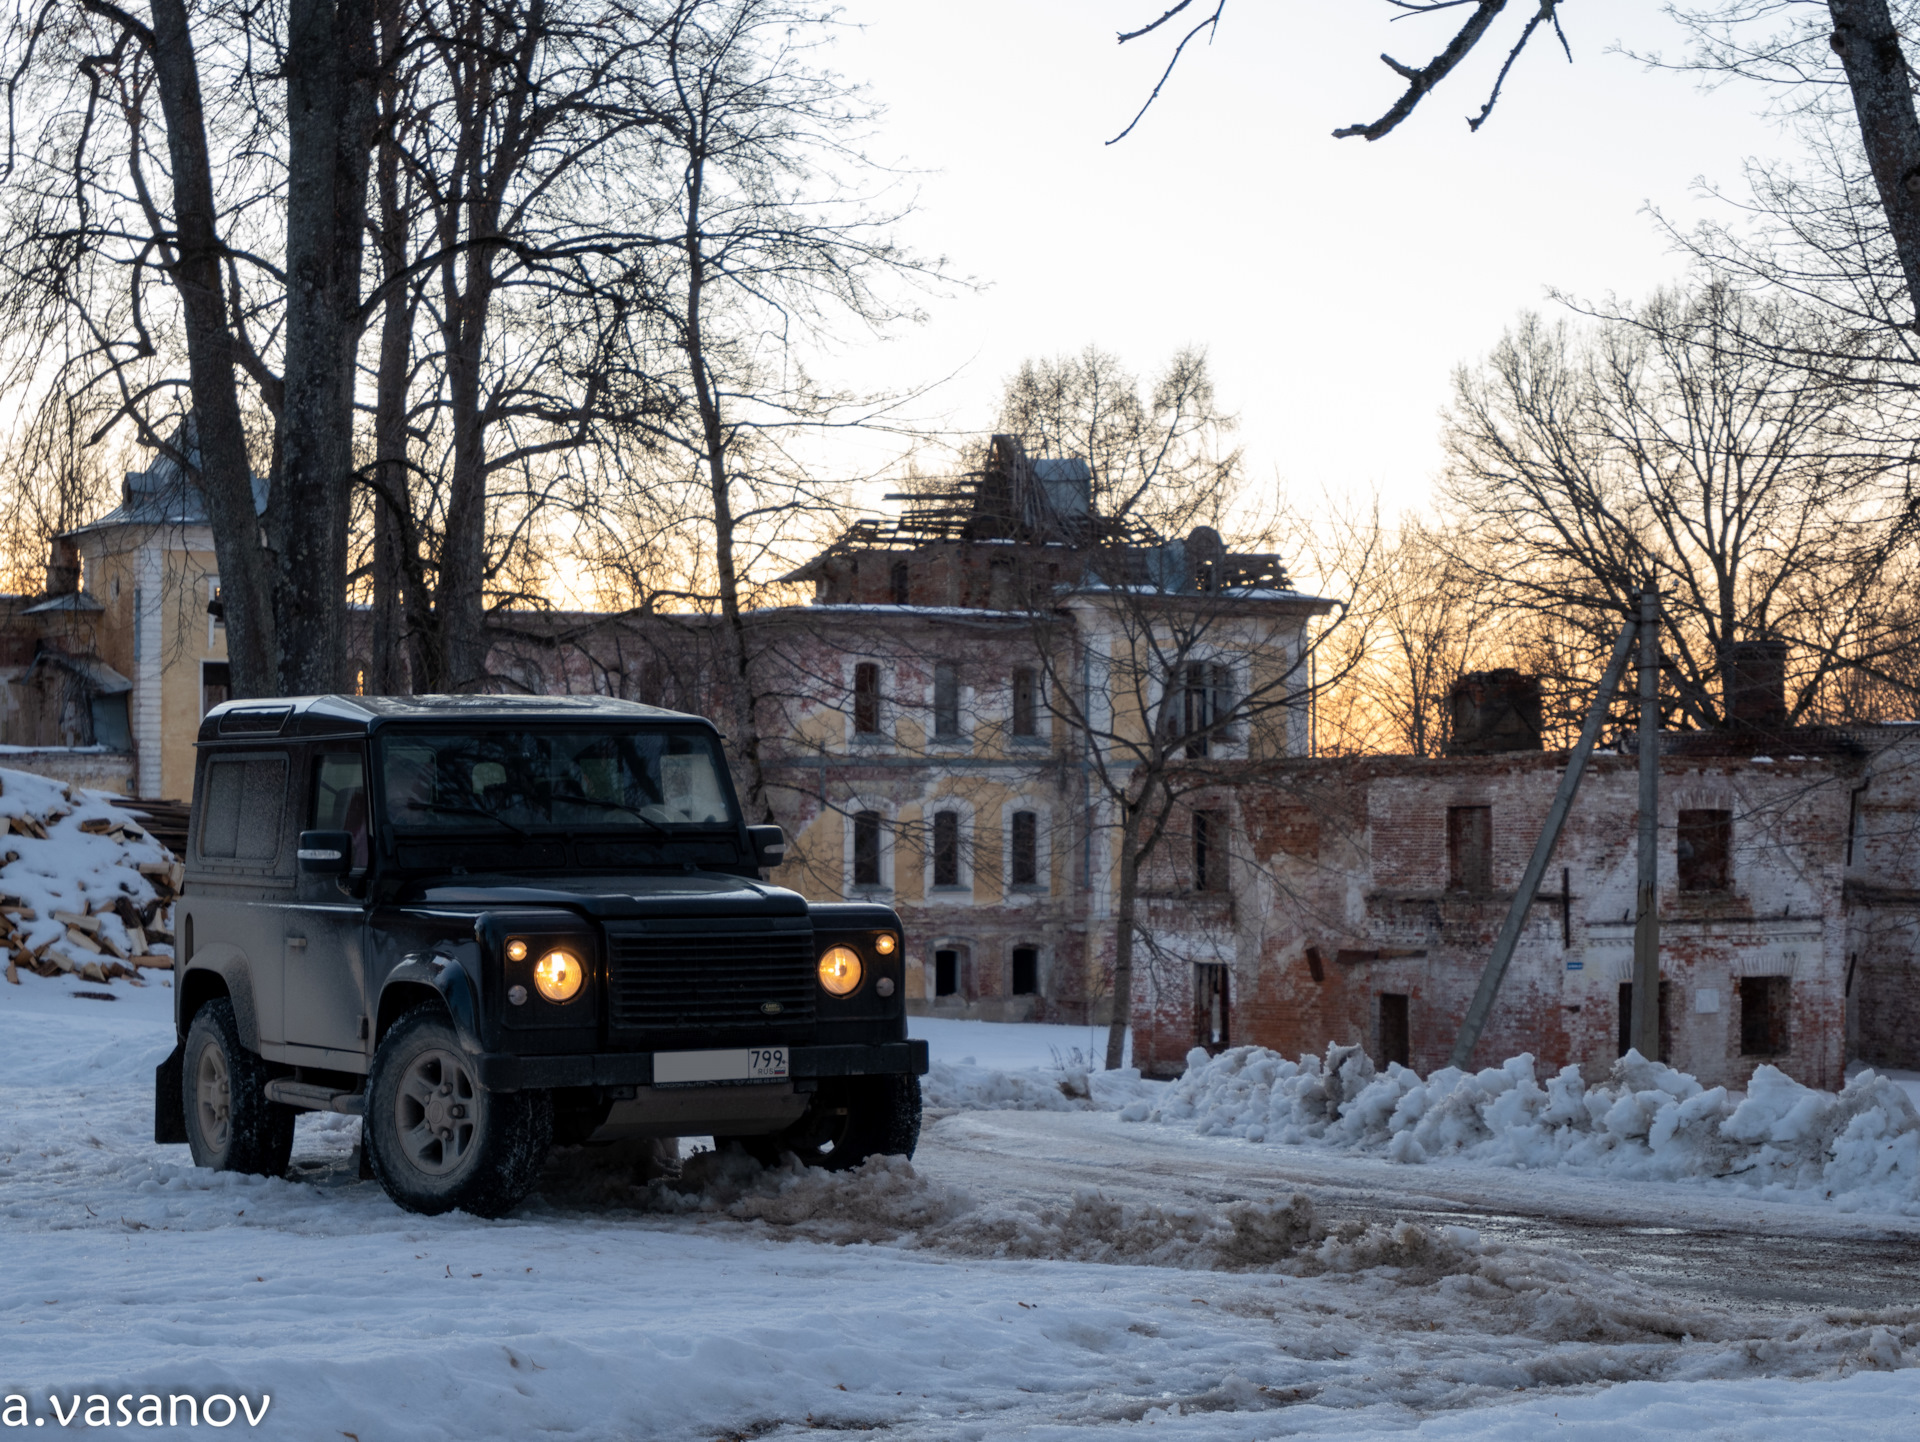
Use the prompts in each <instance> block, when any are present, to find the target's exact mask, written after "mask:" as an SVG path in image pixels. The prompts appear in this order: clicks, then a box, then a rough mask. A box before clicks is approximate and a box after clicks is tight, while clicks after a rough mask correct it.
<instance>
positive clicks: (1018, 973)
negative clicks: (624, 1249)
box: [1013, 946, 1040, 996]
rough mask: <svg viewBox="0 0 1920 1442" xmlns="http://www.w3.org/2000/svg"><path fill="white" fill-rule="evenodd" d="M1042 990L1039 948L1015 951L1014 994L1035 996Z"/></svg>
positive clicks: (1019, 947) (1020, 948)
mask: <svg viewBox="0 0 1920 1442" xmlns="http://www.w3.org/2000/svg"><path fill="white" fill-rule="evenodd" d="M1039 990H1040V951H1039V948H1038V947H1032V946H1016V947H1015V948H1014V949H1013V994H1014V995H1015V996H1033V995H1035V994H1036V993H1038V992H1039Z"/></svg>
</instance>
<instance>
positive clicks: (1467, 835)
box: [1447, 806, 1493, 891]
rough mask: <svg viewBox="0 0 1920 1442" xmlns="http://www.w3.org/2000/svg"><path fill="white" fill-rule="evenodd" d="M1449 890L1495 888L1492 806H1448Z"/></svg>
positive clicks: (1486, 889)
mask: <svg viewBox="0 0 1920 1442" xmlns="http://www.w3.org/2000/svg"><path fill="white" fill-rule="evenodd" d="M1447 889H1448V890H1450V891H1490V890H1492V889H1493V808H1492V807H1491V806H1449V807H1448V808H1447Z"/></svg>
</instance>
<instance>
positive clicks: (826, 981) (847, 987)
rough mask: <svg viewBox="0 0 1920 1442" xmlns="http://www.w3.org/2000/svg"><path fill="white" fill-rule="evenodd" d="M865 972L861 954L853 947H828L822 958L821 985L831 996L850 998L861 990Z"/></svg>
mask: <svg viewBox="0 0 1920 1442" xmlns="http://www.w3.org/2000/svg"><path fill="white" fill-rule="evenodd" d="M865 970H866V968H865V967H864V966H862V965H861V963H860V953H859V952H857V951H855V950H854V949H853V948H852V947H850V946H832V947H828V948H827V950H826V952H825V953H824V954H823V955H822V956H821V958H820V985H821V986H823V987H825V988H826V989H827V994H828V995H829V996H850V995H852V994H853V993H854V992H855V991H857V990H858V989H859V987H860V977H861V975H862V974H863V973H864V971H865Z"/></svg>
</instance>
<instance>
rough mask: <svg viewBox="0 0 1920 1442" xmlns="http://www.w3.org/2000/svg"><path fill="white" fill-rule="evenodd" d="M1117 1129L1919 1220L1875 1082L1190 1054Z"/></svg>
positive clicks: (1907, 1145)
mask: <svg viewBox="0 0 1920 1442" xmlns="http://www.w3.org/2000/svg"><path fill="white" fill-rule="evenodd" d="M1121 1117H1122V1119H1123V1120H1126V1121H1158V1122H1187V1123H1191V1124H1192V1125H1193V1127H1194V1128H1195V1129H1196V1130H1197V1131H1199V1132H1200V1133H1201V1134H1202V1135H1213V1136H1238V1137H1244V1138H1246V1139H1247V1140H1248V1141H1254V1142H1263V1141H1273V1142H1283V1143H1288V1144H1292V1145H1313V1146H1321V1147H1328V1148H1335V1149H1341V1150H1350V1151H1359V1152H1368V1153H1373V1154H1377V1155H1381V1156H1385V1157H1386V1158H1388V1159H1389V1160H1391V1161H1396V1162H1407V1163H1417V1162H1425V1161H1428V1160H1430V1159H1433V1158H1437V1157H1445V1156H1453V1157H1463V1158H1467V1159H1471V1160H1474V1161H1481V1162H1491V1163H1494V1164H1496V1165H1500V1166H1511V1167H1566V1168H1574V1169H1592V1170H1600V1171H1607V1172H1612V1173H1616V1174H1618V1175H1620V1176H1622V1177H1626V1178H1634V1179H1657V1180H1667V1181H1679V1180H1689V1179H1713V1180H1722V1181H1727V1182H1730V1183H1733V1184H1736V1185H1739V1186H1742V1187H1747V1188H1752V1189H1755V1190H1757V1191H1758V1192H1759V1193H1760V1195H1762V1196H1763V1197H1769V1198H1775V1199H1779V1200H1791V1201H1808V1200H1822V1199H1831V1200H1832V1201H1833V1202H1834V1203H1835V1205H1837V1206H1839V1207H1841V1208H1842V1209H1846V1210H1857V1209H1871V1210H1880V1211H1896V1212H1906V1213H1914V1214H1920V1111H1916V1109H1915V1107H1914V1104H1913V1101H1912V1100H1911V1099H1910V1098H1909V1096H1908V1094H1907V1092H1906V1090H1905V1089H1904V1088H1903V1087H1901V1086H1900V1085H1899V1084H1898V1083H1896V1082H1894V1081H1891V1080H1889V1079H1888V1078H1886V1077H1883V1076H1879V1075H1877V1074H1875V1073H1874V1072H1871V1071H1863V1072H1861V1073H1859V1074H1858V1075H1856V1076H1854V1077H1853V1078H1851V1079H1850V1080H1849V1081H1848V1082H1847V1085H1846V1088H1845V1090H1843V1091H1841V1092H1839V1093H1838V1094H1835V1093H1833V1092H1823V1091H1816V1090H1814V1089H1813V1088H1811V1087H1806V1086H1802V1085H1801V1084H1800V1083H1799V1082H1796V1081H1795V1080H1793V1078H1791V1077H1789V1076H1787V1075H1786V1074H1785V1073H1784V1072H1782V1071H1780V1070H1779V1069H1777V1068H1775V1067H1771V1066H1762V1067H1760V1068H1759V1069H1758V1070H1757V1071H1755V1073H1754V1075H1753V1080H1752V1082H1751V1084H1750V1085H1749V1087H1748V1089H1747V1091H1746V1093H1745V1095H1744V1096H1742V1095H1741V1094H1739V1093H1735V1092H1729V1091H1728V1090H1727V1089H1726V1088H1725V1087H1713V1088H1706V1087H1702V1086H1701V1085H1700V1083H1699V1082H1698V1081H1696V1080H1695V1079H1694V1078H1693V1077H1691V1076H1689V1075H1687V1074H1686V1073H1685V1072H1681V1071H1676V1070H1674V1069H1673V1068H1672V1067H1668V1066H1663V1065H1661V1064H1660V1063H1658V1062H1650V1061H1648V1060H1646V1059H1645V1058H1644V1057H1642V1056H1641V1055H1640V1054H1639V1053H1638V1052H1632V1051H1630V1052H1628V1053H1627V1054H1626V1055H1625V1056H1624V1057H1622V1058H1621V1059H1620V1060H1619V1061H1618V1062H1617V1063H1616V1064H1615V1065H1614V1068H1613V1071H1612V1074H1611V1075H1610V1077H1609V1078H1608V1080H1607V1081H1605V1082H1603V1083H1600V1084H1597V1085H1595V1086H1591V1087H1589V1086H1587V1085H1586V1084H1585V1083H1584V1082H1583V1081H1582V1080H1581V1077H1580V1069H1579V1068H1578V1067H1574V1066H1569V1067H1563V1068H1562V1069H1561V1070H1560V1071H1559V1073H1558V1074H1556V1075H1554V1076H1552V1077H1549V1078H1548V1079H1547V1081H1546V1084H1545V1085H1544V1086H1543V1085H1541V1083H1540V1081H1539V1080H1538V1079H1537V1078H1536V1077H1535V1075H1534V1062H1533V1058H1532V1057H1531V1056H1517V1057H1514V1058H1513V1059H1512V1060H1511V1061H1509V1062H1507V1063H1506V1064H1505V1065H1504V1066H1499V1067H1489V1068H1487V1069H1486V1070H1484V1071H1480V1072H1474V1073H1468V1072H1463V1071H1459V1070H1456V1069H1455V1068H1452V1067H1447V1068H1443V1069H1442V1070H1440V1071H1437V1072H1435V1073H1433V1075H1432V1076H1430V1077H1428V1078H1426V1079H1425V1080H1422V1079H1421V1077H1420V1076H1419V1075H1418V1074H1416V1073H1415V1072H1412V1071H1410V1070H1408V1069H1407V1068H1406V1067H1403V1066H1398V1065H1393V1064H1389V1065H1388V1067H1387V1070H1386V1071H1385V1072H1384V1073H1381V1072H1378V1071H1376V1070H1375V1069H1374V1066H1373V1063H1372V1062H1371V1061H1370V1060H1369V1059H1368V1058H1367V1056H1366V1054H1365V1053H1364V1052H1363V1051H1361V1050H1360V1049H1359V1048H1358V1047H1352V1046H1330V1047H1328V1048H1327V1054H1326V1056H1325V1058H1324V1059H1323V1058H1320V1057H1314V1056H1304V1057H1302V1058H1300V1060H1299V1061H1298V1062H1291V1061H1288V1060H1287V1059H1286V1058H1285V1057H1283V1056H1281V1055H1279V1054H1278V1053H1277V1052H1272V1051H1268V1050H1266V1049H1265V1048H1264V1047H1235V1048H1233V1049H1232V1050H1231V1051H1226V1052H1222V1053H1221V1054H1220V1055H1219V1056H1216V1057H1209V1056H1208V1055H1207V1054H1206V1053H1205V1052H1204V1051H1201V1050H1199V1049H1197V1048H1196V1049H1195V1050H1194V1051H1193V1052H1191V1053H1190V1054H1189V1055H1188V1057H1187V1071H1186V1074H1185V1075H1184V1076H1183V1077H1181V1078H1180V1080H1179V1081H1177V1082H1175V1083H1173V1085H1172V1086H1171V1087H1169V1088H1167V1089H1166V1091H1165V1092H1164V1093H1163V1094H1162V1096H1161V1098H1160V1100H1159V1101H1158V1102H1150V1101H1135V1102H1132V1103H1130V1104H1129V1105H1128V1106H1127V1107H1125V1108H1124V1109H1123V1110H1122V1112H1121Z"/></svg>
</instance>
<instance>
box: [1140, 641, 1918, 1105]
mask: <svg viewBox="0 0 1920 1442" xmlns="http://www.w3.org/2000/svg"><path fill="white" fill-rule="evenodd" d="M1737 650H1739V651H1740V652H1741V653H1742V654H1741V655H1740V656H1739V657H1738V658H1737V659H1736V665H1735V674H1734V675H1733V676H1732V677H1730V678H1728V682H1727V684H1728V686H1729V690H1730V692H1731V693H1732V694H1730V696H1729V703H1730V704H1729V711H1730V713H1731V717H1732V720H1731V722H1730V724H1729V725H1728V727H1727V728H1725V729H1724V730H1722V731H1719V732H1688V733H1674V734H1667V735H1664V736H1662V737H1660V738H1659V741H1660V744H1661V756H1660V770H1661V778H1660V819H1659V825H1660V837H1661V849H1660V864H1659V910H1660V926H1661V933H1660V941H1661V946H1660V970H1661V982H1660V1002H1659V1013H1660V1023H1659V1025H1660V1047H1661V1052H1662V1055H1663V1058H1664V1059H1665V1060H1667V1061H1668V1062H1670V1063H1671V1064H1672V1065H1675V1066H1677V1067H1680V1068H1681V1069H1683V1070H1685V1071H1688V1072H1691V1073H1693V1074H1694V1075H1695V1076H1697V1077H1699V1078H1700V1080H1701V1081H1702V1082H1703V1083H1705V1084H1707V1085H1709V1086H1713V1085H1728V1086H1742V1085H1744V1084H1745V1082H1746V1080H1747V1078H1748V1077H1749V1076H1750V1075H1751V1074H1752V1072H1753V1069H1754V1068H1755V1067H1756V1066H1758V1065H1760V1064H1762V1063H1770V1064H1772V1065H1775V1066H1778V1067H1780V1068H1781V1069H1782V1070H1784V1071H1786V1072H1787V1073H1788V1074H1789V1075H1791V1076H1793V1077H1795V1078H1796V1079H1798V1080H1800V1081H1802V1082H1804V1083H1806V1084H1808V1085H1811V1086H1820V1087H1828V1088H1833V1087H1838V1086H1839V1085H1840V1084H1841V1083H1842V1081H1843V1080H1844V1076H1845V1069H1846V1067H1847V1065H1848V1063H1849V1062H1852V1061H1864V1062H1867V1063H1870V1064H1873V1065H1876V1066H1883V1067H1885V1066H1891V1067H1912V1066H1914V1065H1915V1064H1916V1061H1917V1060H1920V1033H1917V1032H1916V1029H1915V1026H1914V1022H1915V1020H1916V1019H1917V1018H1916V1009H1917V1006H1920V1003H1917V1002H1916V990H1915V982H1916V976H1915V970H1914V967H1915V961H1916V959H1917V957H1920V952H1917V951H1916V948H1917V947H1920V874H1917V872H1920V859H1917V858H1916V851H1915V847H1914V836H1913V830H1914V825H1915V821H1916V818H1920V728H1913V727H1904V726H1887V727H1863V728H1858V729H1851V730H1845V731H1835V730H1828V729H1821V728H1804V729H1795V730H1788V729H1785V728H1784V726H1783V725H1782V724H1781V722H1782V720H1783V718H1784V715H1785V709H1784V702H1783V699H1782V697H1783V688H1782V680H1783V663H1784V650H1783V648H1781V647H1779V645H1778V643H1754V644H1752V645H1749V646H1745V647H1741V648H1737ZM1527 686H1528V683H1527V681H1526V678H1523V677H1518V676H1516V675H1514V674H1513V673H1510V672H1509V673H1505V674H1500V673H1496V674H1495V675H1493V676H1491V677H1474V678H1464V679H1463V685H1462V687H1461V688H1459V689H1458V690H1456V693H1455V694H1456V704H1457V705H1459V706H1461V707H1462V709H1463V710H1464V712H1465V713H1467V714H1466V719H1467V721H1468V725H1467V726H1466V727H1465V728H1464V729H1463V731H1462V732H1461V733H1460V734H1461V735H1462V742H1461V744H1460V745H1459V746H1458V747H1457V748H1456V749H1457V751H1458V752H1459V753H1460V754H1456V755H1453V756H1449V757H1444V758H1435V759H1421V758H1413V757H1388V756H1381V757H1365V758H1356V759H1351V760H1322V761H1309V762H1302V763H1298V764H1297V765H1294V766H1293V767H1291V768H1290V774H1288V775H1286V776H1285V777H1284V778H1281V777H1275V778H1274V779H1272V780H1268V781H1263V782H1260V783H1256V784H1251V785H1247V786H1244V787H1239V788H1235V790H1234V800H1235V803H1236V807H1237V825H1238V830H1237V833H1236V835H1237V841H1238V846H1239V848H1240V849H1239V850H1238V851H1237V853H1236V855H1235V859H1234V877H1233V882H1232V887H1231V890H1232V896H1233V909H1234V922H1233V933H1234V946H1233V955H1232V959H1231V961H1230V963H1229V964H1228V967H1227V970H1226V972H1225V973H1224V974H1222V975H1220V976H1195V977H1192V978H1189V977H1186V976H1183V975H1179V974H1177V973H1175V972H1174V971H1172V970H1171V969H1169V968H1165V967H1163V968H1160V969H1158V970H1157V971H1156V973H1155V974H1154V976H1153V977H1152V978H1150V979H1149V980H1148V982H1147V984H1146V988H1145V990H1144V991H1143V992H1142V994H1141V995H1139V996H1138V997H1137V998H1136V1003H1135V1005H1136V1018H1137V1023H1136V1024H1137V1032H1136V1045H1135V1051H1136V1055H1137V1056H1139V1057H1140V1058H1141V1060H1142V1064H1143V1065H1144V1066H1146V1067H1148V1068H1150V1069H1153V1070H1157V1071H1161V1072H1170V1071H1177V1070H1179V1068H1180V1066H1181V1064H1182V1063H1181V1058H1182V1056H1183V1055H1184V1053H1185V1052H1186V1051H1187V1049H1189V1048H1190V1047H1192V1046H1194V1045H1196V1044H1210V1045H1212V1046H1213V1047H1216V1048H1217V1046H1218V1045H1220V1044H1221V1043H1222V1042H1227V1043H1231V1044H1243V1043H1257V1044H1260V1045H1264V1046H1270V1047H1273V1048H1275V1049H1276V1050H1280V1051H1283V1052H1285V1053H1288V1054H1298V1053H1300V1052H1306V1051H1318V1050H1322V1049H1324V1047H1325V1046H1326V1045H1327V1043H1328V1042H1332V1041H1338V1042H1359V1043H1361V1044H1363V1045H1364V1046H1365V1047H1366V1048H1367V1050H1368V1051H1369V1053H1370V1054H1371V1055H1372V1056H1373V1057H1374V1058H1375V1059H1376V1060H1377V1061H1379V1062H1380V1063H1382V1064H1384V1063H1386V1062H1399V1063H1402V1064H1405V1065H1409V1066H1411V1067H1413V1068H1414V1069H1415V1070H1417V1071H1421V1072H1426V1071H1429V1070H1431V1069H1433V1068H1435V1067H1439V1066H1443V1065H1445V1063H1446V1061H1447V1058H1448V1055H1449V1053H1450V1052H1451V1050H1452V1047H1453V1043H1454V1039H1455V1037H1456V1035H1457V1033H1458V1031H1459V1028H1460V1023H1461V1020H1462V1018H1463V1016H1464V1015H1465V1012H1466V1009H1467V1005H1468V1002H1469V1001H1470V1000H1471V998H1472V995H1473V992H1474V988H1475V987H1476V986H1477V984H1478V982H1479V979H1480V973H1481V969H1482V967H1483V966H1484V964H1485V962H1486V959H1487V956H1488V953H1489V952H1490V951H1491V949H1492V944H1493V940H1494V937H1495V934H1496V933H1497V932H1498V931H1499V929H1500V926H1501V923H1502V922H1503V920H1504V919H1505V917H1506V914H1507V910H1508V907H1509V905H1510V904H1511V902H1512V901H1513V898H1514V893H1515V890H1516V887H1517V886H1518V883H1519V878H1520V874H1521V872H1522V870H1523V869H1524V867H1525V865H1526V862H1527V858H1528V856H1529V854H1530V853H1531V851H1532V848H1533V845H1534V842H1535V839H1536V838H1537V837H1538V835H1539V833H1540V829H1541V826H1542V824H1543V823H1544V821H1545V819H1546V815H1547V811H1548V808H1549V806H1550V804H1551V802H1552V798H1553V794H1554V791H1555V789H1556V787H1557V786H1558V784H1559V780H1560V777H1561V774H1562V772H1563V771H1564V768H1565V765H1566V760H1567V758H1566V756H1565V755H1564V754H1563V753H1547V752H1543V751H1541V750H1540V749H1539V748H1540V741H1539V724H1538V699H1537V692H1535V693H1534V696H1533V698H1532V703H1531V713H1532V718H1533V724H1532V726H1531V727H1528V726H1527V725H1525V724H1524V720H1525V716H1526V714H1527V713H1528V711H1529V709H1530V708H1529V704H1528V698H1527V696H1526V690H1527ZM1482 707H1484V708H1485V711H1484V713H1482V710H1481V708H1482ZM1516 712H1517V713H1518V715H1517V716H1516ZM1457 719H1459V718H1457ZM1482 719H1483V720H1484V724H1480V723H1481V721H1482ZM1637 769H1638V758H1637V755H1634V754H1625V755H1612V756H1596V757H1594V758H1593V761H1592V763H1591V766H1590V768H1589V770H1588V773H1587V775H1586V778H1585V780H1584V782H1583V783H1582V786H1581V789H1580V792H1579V795H1578V798H1577V800H1576V802H1575V804H1574V807H1573V810H1572V812H1571V814H1570V816H1569V818H1568V822H1567V826H1566V829H1565V831H1564V832H1563V833H1562V835H1561V838H1560V841H1559V844H1558V846H1557V847H1556V850H1555V853H1554V856H1553V858H1552V862H1551V865H1550V866H1549V869H1548V872H1547V880H1546V883H1545V885H1544V886H1543V888H1542V891H1541V894H1540V895H1539V896H1538V897H1537V898H1536V900H1535V902H1534V905H1533V907H1532V909H1531V913H1530V915H1529V917H1528V919H1527V922H1526V925H1525V928H1524V930H1523V931H1522V933H1521V938H1520V943H1519V946H1518V948H1517V950H1516V952H1515V954H1514V958H1513V962H1512V965H1511V967H1510V969H1509V970H1508V972H1507V975H1506V979H1505V982H1504V985H1503V987H1502V989H1501V992H1500V996H1499V999H1498V1001H1497V1002H1496V1004H1495V1007H1494V1010H1493V1014H1492V1018H1491V1021H1490V1023H1489V1025H1488V1027H1487V1030H1486V1032H1485V1033H1484V1035H1483V1036H1482V1038H1481V1040H1480V1043H1479V1046H1478V1048H1477V1049H1476V1051H1475V1053H1474V1060H1475V1065H1481V1066H1484V1065H1490V1064H1497V1063H1498V1062H1499V1061H1500V1060H1502V1059H1504V1058H1506V1057H1508V1056H1512V1055H1515V1054H1518V1053H1520V1052H1530V1053H1532V1054H1533V1055H1534V1056H1535V1058H1536V1059H1537V1060H1538V1062H1540V1063H1541V1064H1542V1065H1545V1066H1551V1067H1558V1066H1563V1065H1567V1064H1569V1063H1571V1064H1577V1065H1579V1066H1580V1067H1582V1069H1583V1071H1585V1072H1586V1073H1587V1074H1588V1075H1589V1076H1594V1075H1598V1074H1602V1073H1604V1072H1605V1071H1606V1069H1607V1068H1608V1067H1609V1066H1610V1065H1611V1064H1612V1063H1613V1061H1614V1059H1615V1058H1616V1057H1617V1056H1618V1055H1620V1054H1621V1053H1622V1052H1623V1051H1624V1050H1625V1049H1626V1031H1625V1029H1626V1016H1627V1010H1628V1005H1629V998H1630V995H1631V991H1630V985H1631V976H1632V953H1633V927H1634V898H1635V885H1636V867H1635V835H1636V826H1637V810H1638V787H1637Z"/></svg>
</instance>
